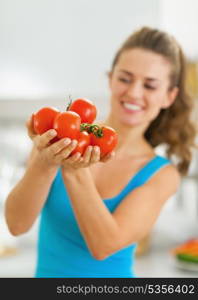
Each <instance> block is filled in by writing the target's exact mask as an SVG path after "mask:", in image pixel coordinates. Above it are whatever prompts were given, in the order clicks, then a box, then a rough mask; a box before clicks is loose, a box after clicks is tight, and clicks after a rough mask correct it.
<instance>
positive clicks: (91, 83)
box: [0, 0, 158, 100]
mask: <svg viewBox="0 0 198 300" xmlns="http://www.w3.org/2000/svg"><path fill="white" fill-rule="evenodd" d="M157 24H158V0H149V1H148V0H54V1H53V0H17V1H16V0H1V1H0V41H1V47H0V48H1V54H0V65H1V68H0V82H1V84H0V100H6V99H11V100H12V99H26V100H28V99H41V98H45V99H46V98H48V99H49V98H52V99H64V98H65V96H67V95H68V93H71V94H72V95H77V96H85V97H86V96H87V97H92V96H93V97H96V98H97V99H99V98H100V97H103V96H104V95H106V93H107V82H106V81H107V80H106V75H105V72H106V71H107V70H108V69H109V67H110V63H111V60H112V57H113V55H114V53H115V51H116V49H117V47H118V46H119V45H120V43H121V42H122V41H123V40H124V39H125V38H126V37H127V36H128V35H129V34H130V33H131V32H132V31H133V30H134V29H135V28H137V27H139V26H141V25H151V26H156V25H157Z"/></svg>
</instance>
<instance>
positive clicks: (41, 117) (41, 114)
mask: <svg viewBox="0 0 198 300" xmlns="http://www.w3.org/2000/svg"><path fill="white" fill-rule="evenodd" d="M59 113H60V111H59V110H58V109H56V108H54V107H43V108H41V109H39V110H38V111H37V112H36V113H33V115H32V119H33V129H34V131H35V132H36V133H37V134H43V133H44V132H46V131H47V130H50V129H52V128H53V123H54V119H55V118H56V116H57V115H58V114H59Z"/></svg>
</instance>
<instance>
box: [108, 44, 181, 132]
mask: <svg viewBox="0 0 198 300" xmlns="http://www.w3.org/2000/svg"><path fill="white" fill-rule="evenodd" d="M170 71H171V65H170V63H169V62H168V61H167V60H166V59H165V58H164V57H163V56H161V55H159V54H156V53H154V52H151V51H148V50H144V49H140V48H134V49H130V50H126V51H124V52H123V53H122V54H121V55H120V57H119V59H118V62H117V64H116V65H115V67H114V70H113V72H112V73H111V74H110V79H109V80H110V82H109V83H110V90H111V110H112V114H113V116H114V117H116V118H118V119H119V120H120V121H121V122H122V123H124V124H126V125H130V126H137V125H144V124H145V125H146V124H149V123H150V122H151V121H152V120H153V119H155V118H156V117H157V116H158V114H159V112H160V110H161V109H162V108H166V107H168V106H170V105H171V104H172V102H173V101H174V99H175V97H176V95H177V88H176V87H175V88H173V89H171V90H170V89H169V86H170V81H169V76H170Z"/></svg>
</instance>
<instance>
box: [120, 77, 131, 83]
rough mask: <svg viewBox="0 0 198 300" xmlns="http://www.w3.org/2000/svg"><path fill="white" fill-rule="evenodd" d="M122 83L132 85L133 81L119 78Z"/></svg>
mask: <svg viewBox="0 0 198 300" xmlns="http://www.w3.org/2000/svg"><path fill="white" fill-rule="evenodd" d="M118 79H119V80H120V81H121V82H124V83H130V82H131V81H130V80H129V79H126V78H121V77H120V78H118Z"/></svg>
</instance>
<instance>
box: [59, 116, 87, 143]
mask: <svg viewBox="0 0 198 300" xmlns="http://www.w3.org/2000/svg"><path fill="white" fill-rule="evenodd" d="M80 124H81V119H80V116H79V115H78V114H77V113H75V112H73V111H65V112H62V113H59V114H58V115H57V116H56V118H55V120H54V129H55V130H56V131H57V137H58V138H59V139H62V138H66V137H68V138H70V139H77V136H78V133H79V130H80Z"/></svg>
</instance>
